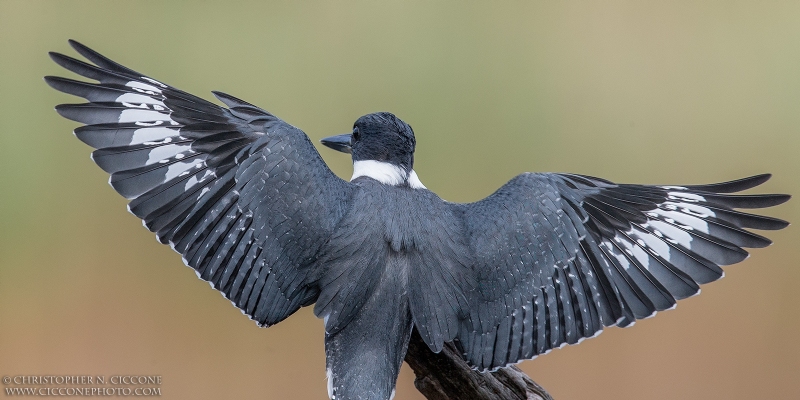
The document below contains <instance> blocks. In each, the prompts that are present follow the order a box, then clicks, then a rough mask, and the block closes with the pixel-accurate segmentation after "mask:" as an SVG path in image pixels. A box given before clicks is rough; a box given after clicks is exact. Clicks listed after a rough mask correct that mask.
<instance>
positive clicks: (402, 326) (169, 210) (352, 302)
mask: <svg viewBox="0 0 800 400" xmlns="http://www.w3.org/2000/svg"><path fill="white" fill-rule="evenodd" d="M69 43H70V45H71V46H72V48H74V50H75V51H77V53H79V54H80V55H81V56H83V57H84V58H85V59H86V60H87V61H88V62H84V61H80V60H78V59H75V58H72V57H69V56H66V55H63V54H60V53H55V52H51V53H50V57H51V58H52V60H53V61H55V63H57V64H58V65H60V66H61V67H63V68H65V69H67V70H69V71H72V72H74V73H76V74H78V75H80V76H82V77H84V78H88V79H90V80H92V81H95V82H86V81H82V80H74V79H68V78H63V77H55V76H47V77H45V81H46V82H47V84H49V85H50V86H51V87H53V88H54V89H56V90H58V91H61V92H64V93H67V94H71V95H75V96H78V97H81V98H83V99H85V100H87V101H88V103H81V104H62V105H58V106H56V111H57V112H58V113H59V114H60V115H61V116H63V117H66V118H67V119H70V120H73V121H77V122H79V123H81V124H84V125H83V126H80V127H78V128H77V129H75V131H74V134H75V135H76V136H77V138H78V139H80V140H81V141H83V142H84V143H86V144H87V145H89V146H91V147H92V148H94V149H95V150H94V151H93V153H92V159H93V160H94V162H95V163H96V164H97V165H98V166H99V167H100V168H102V169H103V170H104V171H105V172H107V173H109V174H110V180H109V183H110V185H111V186H112V187H113V188H114V190H116V191H117V192H118V193H119V194H120V195H122V196H124V197H125V198H126V199H128V200H129V203H128V210H129V211H130V212H131V213H132V214H133V215H135V216H136V217H138V218H140V219H141V220H142V222H143V224H144V226H145V227H146V228H147V229H149V230H150V231H152V232H154V233H155V235H156V238H157V239H158V241H159V242H161V243H163V244H168V245H170V246H171V247H172V248H173V249H174V250H175V251H176V252H178V253H179V254H180V255H181V256H182V260H183V262H184V263H185V264H186V265H187V266H189V267H190V268H192V269H194V270H195V272H196V273H197V276H198V277H199V278H200V279H202V280H205V281H207V282H209V283H210V285H211V286H212V287H213V288H214V289H216V290H218V291H220V292H221V293H222V294H223V295H224V296H225V297H226V298H227V299H228V300H230V301H231V302H232V303H233V305H234V306H236V307H237V308H239V309H240V310H241V311H242V313H244V314H245V315H246V316H248V317H249V318H251V319H252V320H254V321H255V322H256V323H257V324H258V325H259V326H262V327H268V326H271V325H274V324H277V323H279V322H281V321H282V320H284V319H286V318H287V317H289V316H290V315H292V314H293V313H294V312H295V311H297V310H298V309H300V308H301V307H306V306H311V305H313V307H314V314H315V315H316V316H317V317H318V318H320V319H322V320H323V323H324V328H325V338H324V340H325V356H326V374H327V379H328V396H329V398H331V399H337V400H350V399H369V400H375V399H379V400H385V399H391V398H392V397H393V396H394V392H395V383H396V380H397V376H398V373H399V369H400V366H401V364H402V362H403V359H404V356H405V353H406V349H407V346H408V343H409V339H410V337H411V334H412V330H416V331H417V332H418V333H419V335H420V337H421V338H422V340H423V341H424V342H425V344H427V346H428V347H429V348H430V350H431V351H432V352H439V351H441V350H442V348H443V346H444V345H445V344H447V343H452V344H453V345H454V346H455V348H456V349H457V350H458V351H459V353H460V354H461V355H462V356H463V358H464V360H465V361H466V362H467V363H468V364H469V365H470V366H471V367H472V368H474V369H476V370H478V371H491V370H496V369H498V368H503V367H506V366H509V365H511V364H515V363H518V362H520V361H522V360H527V359H532V358H534V357H536V356H538V355H541V354H545V353H547V352H549V351H550V350H552V349H555V348H559V347H562V346H564V345H567V344H577V343H579V342H581V341H582V340H584V339H587V338H591V337H595V336H597V335H598V334H599V333H601V332H602V331H603V329H604V328H605V327H610V326H619V327H627V326H631V325H633V324H634V323H635V322H636V321H637V320H640V319H644V318H648V317H651V316H653V315H654V314H656V313H657V312H658V311H664V310H669V309H672V308H674V307H675V305H676V301H677V300H680V299H684V298H687V297H690V296H693V295H695V294H697V293H699V292H700V285H702V284H705V283H708V282H712V281H716V280H717V279H719V278H721V277H722V276H723V275H724V272H723V270H722V268H721V266H725V265H730V264H734V263H738V262H740V261H742V260H744V259H745V258H747V257H748V255H749V254H748V252H747V251H746V250H745V248H761V247H765V246H767V245H769V244H770V243H771V241H770V240H769V239H767V238H766V237H764V236H762V235H759V234H757V233H753V232H752V231H750V230H749V229H757V230H778V229H782V228H784V227H786V226H787V225H788V222H786V221H783V220H780V219H777V218H773V217H768V216H763V215H757V214H753V213H750V212H745V211H741V210H742V209H757V208H764V207H771V206H776V205H779V204H781V203H784V202H785V201H787V200H789V198H790V196H789V195H784V194H734V193H736V192H741V191H744V190H747V189H751V188H753V187H756V186H758V185H761V184H762V183H764V182H766V181H767V180H768V179H769V178H770V175H769V174H761V175H755V176H751V177H748V178H743V179H737V180H732V181H728V182H723V183H714V184H705V185H640V184H616V183H613V182H611V181H608V180H605V179H601V178H596V177H591V176H586V175H579V174H572V173H530V172H526V173H522V174H520V175H518V176H516V177H514V178H513V179H511V180H510V181H508V183H506V184H505V185H503V186H502V187H500V188H499V189H497V191H495V192H494V193H493V194H491V195H489V196H488V197H486V198H484V199H482V200H478V201H475V202H471V203H454V202H449V201H446V200H443V199H441V198H440V197H439V196H437V195H436V194H435V193H433V192H432V191H430V190H428V189H427V188H426V187H425V185H424V184H423V183H422V182H421V180H420V178H419V176H418V175H417V173H416V171H415V170H414V151H415V148H416V139H415V135H414V131H413V129H412V128H411V126H410V125H409V124H407V123H406V122H404V121H402V120H401V119H400V118H398V117H397V116H395V115H394V114H391V113H389V112H377V113H371V114H367V115H364V116H362V117H360V118H358V119H357V120H356V121H355V123H354V125H353V128H352V131H350V132H349V133H346V134H341V135H335V136H331V137H327V138H325V139H323V140H322V141H321V143H322V144H323V145H324V146H326V147H329V148H331V149H333V150H336V151H339V152H343V153H347V154H350V156H351V158H352V162H353V175H352V178H351V179H350V180H349V181H347V180H344V179H341V178H339V177H338V176H337V175H335V174H334V173H333V172H332V171H331V170H330V169H329V168H328V166H327V165H326V163H325V162H324V161H323V159H322V158H321V156H320V154H319V152H318V151H317V150H316V148H315V147H314V144H313V143H312V142H311V140H310V139H309V138H308V136H307V135H306V134H305V133H304V132H303V131H302V130H300V129H299V128H297V127H295V126H293V125H290V124H289V123H287V122H284V121H283V120H281V119H279V118H278V117H276V116H274V115H273V114H271V113H269V112H267V111H266V110H264V109H261V108H259V107H257V106H255V105H253V104H250V103H248V102H246V101H243V100H240V99H238V98H236V97H234V96H231V95H228V94H225V93H222V92H213V94H214V96H215V97H216V98H217V99H218V100H219V101H220V102H221V103H222V104H224V105H218V104H216V103H212V102H210V101H207V100H204V99H202V98H200V97H197V96H194V95H192V94H189V93H187V92H184V91H181V90H179V89H177V88H174V87H172V86H170V85H167V84H164V83H162V82H161V81H158V80H155V79H153V78H150V77H148V76H146V75H143V74H141V73H138V72H136V71H134V70H132V69H129V68H127V67H124V66H122V65H120V64H118V63H116V62H114V61H112V60H110V59H108V58H106V57H105V56H103V55H101V54H99V53H98V52H96V51H94V50H92V49H90V48H88V47H86V46H84V45H83V44H80V43H78V42H76V41H73V40H70V41H69Z"/></svg>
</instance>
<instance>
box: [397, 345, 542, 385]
mask: <svg viewBox="0 0 800 400" xmlns="http://www.w3.org/2000/svg"><path fill="white" fill-rule="evenodd" d="M405 361H406V362H407V363H408V365H409V366H411V369H413V370H414V374H415V375H416V377H417V378H416V380H414V386H416V387H417V390H419V391H420V392H421V393H422V394H423V395H424V396H425V397H426V398H427V399H428V400H462V399H471V400H553V398H552V397H551V396H550V395H549V394H548V393H547V392H546V391H545V390H544V389H543V388H542V387H541V386H539V385H537V384H536V382H534V381H533V380H531V378H529V377H528V376H527V375H525V373H524V372H522V371H521V370H520V369H519V368H517V367H515V366H512V367H508V368H502V369H500V370H497V371H496V372H486V373H481V372H478V371H475V370H473V369H471V368H470V367H469V365H467V362H466V361H464V359H462V358H461V356H460V355H459V354H458V351H457V350H456V348H455V346H453V345H452V344H449V343H448V344H446V345H445V347H444V349H443V350H442V351H441V352H440V353H439V354H435V353H433V352H432V351H431V350H430V349H429V348H428V345H426V344H425V342H424V341H422V338H421V337H420V336H419V334H418V333H417V331H416V330H414V332H413V333H412V335H411V342H410V343H409V345H408V352H407V353H406V359H405Z"/></svg>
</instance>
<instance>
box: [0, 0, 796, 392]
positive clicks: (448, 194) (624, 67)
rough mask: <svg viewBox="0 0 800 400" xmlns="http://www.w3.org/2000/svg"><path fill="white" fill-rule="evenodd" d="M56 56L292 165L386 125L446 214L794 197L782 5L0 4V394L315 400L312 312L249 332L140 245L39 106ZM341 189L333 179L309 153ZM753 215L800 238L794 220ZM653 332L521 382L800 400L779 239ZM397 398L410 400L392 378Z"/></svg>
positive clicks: (651, 324)
mask: <svg viewBox="0 0 800 400" xmlns="http://www.w3.org/2000/svg"><path fill="white" fill-rule="evenodd" d="M68 38H74V39H77V40H80V41H83V42H84V43H85V44H87V45H89V46H91V47H94V48H96V49H97V50H98V51H100V52H102V53H104V54H105V55H107V56H109V57H111V58H113V59H115V60H116V61H119V62H121V63H123V64H125V65H127V66H129V67H131V68H133V69H136V70H139V71H141V72H143V73H146V74H148V75H150V76H152V77H153V78H156V79H159V80H162V81H164V82H167V83H169V84H172V85H174V86H176V87H178V88H181V89H183V90H186V91H189V92H192V93H195V94H198V95H201V96H204V97H206V98H208V97H210V94H209V91H210V90H214V89H216V90H222V91H226V92H229V93H231V94H234V95H236V96H238V97H241V98H243V99H245V100H248V101H250V102H253V103H255V104H257V105H260V106H261V107H264V108H266V109H268V110H270V111H272V112H274V113H275V114H276V115H279V116H281V117H282V118H284V119H285V120H287V121H289V122H290V123H292V124H295V125H297V126H299V127H300V128H302V129H303V130H305V132H307V133H308V135H309V136H310V137H311V138H312V139H313V140H314V141H315V142H317V140H318V139H319V138H321V137H323V136H327V135H330V134H336V133H341V132H346V131H349V130H350V127H351V126H352V123H353V121H354V120H355V119H356V118H357V117H359V116H360V115H363V114H366V113H369V112H373V111H384V110H386V111H392V112H394V113H396V114H397V115H398V116H400V117H401V118H403V119H404V120H405V121H407V122H409V123H410V124H411V125H412V126H413V127H414V129H415V132H416V134H417V140H418V152H417V157H416V160H417V163H416V168H415V169H416V171H417V172H418V173H419V175H420V177H421V179H422V181H423V182H424V183H425V185H427V186H428V188H430V189H432V190H433V191H435V192H437V193H438V194H439V195H441V196H442V197H443V198H445V199H448V200H451V201H473V200H477V199H480V198H482V197H484V196H486V195H488V194H489V193H491V192H492V191H493V190H494V189H495V188H497V187H499V186H500V185H501V184H503V183H504V182H506V181H507V180H508V179H510V178H511V177H512V176H514V175H516V174H518V173H520V172H523V171H565V172H567V171H569V172H578V173H586V174H591V175H596V176H601V177H604V178H607V179H611V180H614V181H618V182H632V183H663V184H666V183H675V184H677V183H681V184H683V183H701V182H714V181H722V180H729V179H734V178H739V177H742V176H747V175H752V174H757V173H762V172H772V173H774V174H775V177H774V178H773V180H772V181H770V182H769V183H767V184H766V185H764V187H763V191H769V192H785V193H793V194H798V193H800V181H799V180H798V171H800V157H798V151H800V134H799V133H800V112H798V110H799V107H800V2H796V1H788V2H778V1H773V2H730V1H714V2H711V1H709V2H694V1H682V2H677V1H676V2H638V1H637V2H609V1H602V2H601V1H596V2H580V3H572V2H536V3H533V2H521V1H514V2H502V3H501V2H491V3H490V2H483V3H479V2H456V1H439V2H428V1H404V2H395V3H394V4H389V3H388V2H376V1H362V2H348V3H338V2H290V1H282V2H232V1H226V2H221V1H219V2H212V1H198V2H192V3H189V2H164V1H138V2H105V1H70V2H42V1H32V0H25V1H8V0H0V171H1V172H0V184H1V185H0V187H2V189H0V221H2V222H0V225H1V226H2V229H0V235H2V236H0V375H22V374H93V375H112V374H149V375H153V374H158V375H162V376H163V382H164V383H163V385H162V392H163V397H167V398H184V399H192V398H243V399H249V398H266V399H307V398H313V399H322V398H325V394H326V391H325V369H324V354H323V341H322V337H323V330H322V323H321V321H319V320H317V319H316V318H314V316H313V314H312V313H311V310H310V309H303V310H301V311H300V312H298V313H297V314H296V315H294V316H293V317H291V318H289V319H288V320H287V321H285V322H283V323H281V324H279V325H277V326H275V327H272V328H269V329H259V328H257V327H256V326H255V324H253V323H252V322H250V321H249V320H248V319H247V318H245V317H243V316H242V315H241V313H240V312H239V311H238V310H236V309H235V308H234V307H232V306H231V305H230V303H229V302H228V301H227V300H224V299H223V298H222V297H221V296H220V295H219V294H218V293H216V292H215V291H213V290H211V289H210V288H209V286H208V284H206V283H204V282H202V281H200V280H198V279H197V278H196V277H195V274H194V273H193V272H192V271H191V270H190V269H189V268H186V267H184V266H183V265H182V263H181V261H180V257H179V256H178V255H177V254H175V253H173V252H172V250H170V249H169V248H168V247H166V246H161V245H158V244H157V243H156V242H155V240H154V238H153V235H152V234H151V233H149V232H147V231H146V230H145V229H143V228H142V227H141V225H140V222H139V220H137V219H136V218H135V217H133V216H132V215H130V214H128V213H127V212H126V211H125V201H124V200H123V199H122V198H121V197H120V196H118V195H117V194H116V193H114V191H113V190H112V189H111V188H109V187H108V185H107V184H106V183H105V181H106V180H107V176H106V174H105V173H104V172H102V171H101V170H100V169H99V168H97V167H96V166H95V165H94V164H93V163H92V162H91V161H90V160H89V151H90V149H89V148H88V147H87V146H85V145H83V144H82V143H80V142H79V141H78V140H76V139H75V138H74V137H73V136H72V135H71V134H70V131H71V130H72V129H74V128H75V127H76V126H77V124H76V123H73V122H70V121H67V120H65V119H63V118H61V117H59V116H58V115H57V114H56V113H55V112H54V111H53V106H55V105H56V104H59V103H65V102H78V100H77V99H76V98H72V97H69V96H67V95H63V94H60V93H57V92H56V91H54V90H52V89H50V88H49V87H47V85H46V84H45V83H44V82H43V81H42V77H43V76H44V75H54V74H55V75H65V76H70V77H74V76H73V75H71V74H69V73H67V72H65V71H63V70H61V69H60V68H59V67H57V66H56V65H55V64H54V63H52V62H51V61H50V60H49V58H48V57H47V51H49V50H55V51H59V52H65V53H67V54H74V52H72V51H71V49H70V48H69V47H68V45H67V43H66V40H67V39H68ZM321 152H322V155H323V157H324V158H325V160H326V161H328V162H329V164H330V165H331V167H332V168H333V169H334V171H335V172H336V173H337V174H339V175H340V176H342V177H345V178H349V176H350V172H351V169H350V168H351V167H350V162H349V159H348V158H347V157H345V156H343V155H341V154H339V153H335V152H333V151H331V150H327V149H323V150H321ZM766 213H767V214H769V215H772V216H776V217H780V218H784V219H788V220H791V221H794V222H797V221H800V202H798V200H795V201H793V202H790V203H788V204H787V205H784V206H781V207H778V208H775V209H770V210H767V211H766ZM769 236H770V237H771V238H773V239H774V240H775V244H774V245H773V246H772V247H770V248H768V249H763V250H757V251H755V252H754V253H755V254H754V257H752V258H751V259H749V260H747V261H746V262H744V263H742V264H740V265H735V266H732V267H728V268H727V272H728V273H727V277H726V278H725V279H723V280H722V281H721V282H718V283H713V284H711V285H708V286H705V287H704V288H703V294H702V295H701V296H697V297H693V298H691V299H688V300H685V301H683V302H681V304H680V306H679V307H678V308H677V310H675V311H670V312H667V313H661V314H659V315H658V317H657V318H654V319H649V320H646V321H642V322H640V323H638V324H637V325H636V327H635V328H632V329H624V330H623V329H618V328H613V329H609V330H607V331H606V332H605V333H604V334H603V335H601V336H600V337H599V338H597V339H594V340H590V341H587V342H584V343H583V344H582V345H580V346H573V347H569V348H566V349H563V350H559V351H555V352H553V353H551V354H549V355H547V356H544V357H541V358H539V359H536V360H534V361H528V362H525V363H523V364H522V365H521V367H522V368H523V369H524V370H525V371H526V372H528V373H529V374H530V375H531V376H532V377H533V378H534V379H535V380H536V381H537V382H539V383H540V384H542V385H543V386H544V387H545V388H547V389H548V390H549V391H550V392H551V393H552V394H553V395H554V396H555V397H556V398H557V399H587V400H588V399H606V398H607V399H676V398H677V399H752V398H770V399H797V398H800V341H798V340H797V336H798V331H799V330H800V318H798V317H800V290H798V284H800V271H798V268H797V261H796V260H797V259H798V258H799V257H800V246H798V244H800V240H799V239H800V237H799V236H800V235H799V234H798V229H797V227H796V226H791V227H789V228H788V229H786V230H784V231H780V232H772V233H769ZM396 398H397V399H403V400H407V399H421V398H422V397H421V395H420V394H418V393H417V392H416V390H415V389H414V388H413V374H412V373H411V372H410V370H408V369H407V367H404V369H403V372H402V374H401V378H400V382H399V383H398V392H397V397H396Z"/></svg>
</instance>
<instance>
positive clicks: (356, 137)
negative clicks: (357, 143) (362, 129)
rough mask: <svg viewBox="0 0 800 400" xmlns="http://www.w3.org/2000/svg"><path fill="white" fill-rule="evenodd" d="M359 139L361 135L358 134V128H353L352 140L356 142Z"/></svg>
mask: <svg viewBox="0 0 800 400" xmlns="http://www.w3.org/2000/svg"><path fill="white" fill-rule="evenodd" d="M360 138H361V134H360V133H359V132H358V127H356V128H353V139H355V140H358V139H360Z"/></svg>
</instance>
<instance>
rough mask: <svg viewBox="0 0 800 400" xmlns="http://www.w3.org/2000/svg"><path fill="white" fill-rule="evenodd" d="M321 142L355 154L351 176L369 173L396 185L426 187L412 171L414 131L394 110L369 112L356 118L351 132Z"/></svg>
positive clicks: (353, 155)
mask: <svg viewBox="0 0 800 400" xmlns="http://www.w3.org/2000/svg"><path fill="white" fill-rule="evenodd" d="M322 144H324V145H325V146H328V147H330V148H332V149H334V150H338V151H341V152H343V153H350V154H352V157H353V178H352V179H356V178H358V177H361V176H368V177H370V178H373V179H375V180H377V181H380V182H382V183H385V184H390V185H394V186H403V185H408V186H411V187H416V186H419V187H424V186H422V184H421V183H419V179H417V177H416V174H415V173H414V170H413V168H414V148H415V147H416V144H417V142H416V139H414V131H413V130H412V129H411V126H410V125H408V124H407V123H405V122H403V121H402V120H401V119H400V118H397V117H396V116H395V115H394V114H392V113H388V112H378V113H372V114H367V115H365V116H363V117H361V118H359V119H358V120H356V122H355V124H353V132H352V133H345V134H343V135H336V136H331V137H327V138H325V139H322ZM414 181H415V182H414ZM417 183H418V185H417Z"/></svg>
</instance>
